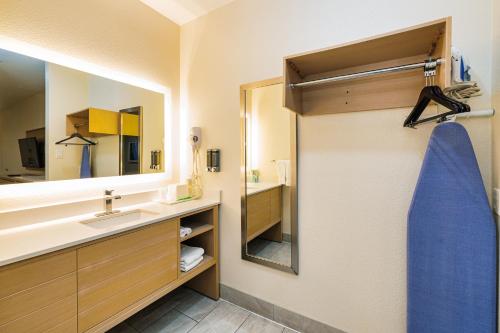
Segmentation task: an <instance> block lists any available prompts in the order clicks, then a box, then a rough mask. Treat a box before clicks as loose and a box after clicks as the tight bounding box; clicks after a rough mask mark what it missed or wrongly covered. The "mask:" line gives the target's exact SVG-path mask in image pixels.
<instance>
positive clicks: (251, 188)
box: [247, 183, 282, 195]
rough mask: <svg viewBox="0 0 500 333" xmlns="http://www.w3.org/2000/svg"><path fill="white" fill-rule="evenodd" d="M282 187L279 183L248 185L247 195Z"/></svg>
mask: <svg viewBox="0 0 500 333" xmlns="http://www.w3.org/2000/svg"><path fill="white" fill-rule="evenodd" d="M280 186H282V185H281V184H278V183H247V195H253V194H257V193H260V192H264V191H267V190H270V189H273V188H275V187H280Z"/></svg>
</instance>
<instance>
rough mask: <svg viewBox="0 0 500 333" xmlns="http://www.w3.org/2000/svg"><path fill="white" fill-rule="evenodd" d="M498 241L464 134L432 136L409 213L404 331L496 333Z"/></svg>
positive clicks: (451, 128)
mask: <svg viewBox="0 0 500 333" xmlns="http://www.w3.org/2000/svg"><path fill="white" fill-rule="evenodd" d="M496 276H497V240H496V224H495V222H494V220H493V215H492V211H491V209H490V206H489V203H488V198H487V195H486V192H485V189H484V184H483V180H482V178H481V174H480V171H479V167H478V164H477V161H476V157H475V155H474V150H473V148H472V144H471V141H470V139H469V136H468V134H467V131H466V130H465V128H464V127H463V126H462V125H460V124H457V123H443V124H440V125H438V126H437V127H436V128H435V129H434V131H433V132H432V135H431V138H430V141H429V146H428V147H427V152H426V154H425V158H424V162H423V165H422V170H421V171H420V177H419V179H418V182H417V186H416V189H415V193H414V196H413V201H412V203H411V206H410V210H409V213H408V309H407V311H408V322H407V327H408V333H461V332H464V333H465V332H467V333H468V332H470V333H483V332H484V333H493V332H496V321H497V312H496V296H497V277H496Z"/></svg>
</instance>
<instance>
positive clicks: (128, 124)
mask: <svg viewBox="0 0 500 333" xmlns="http://www.w3.org/2000/svg"><path fill="white" fill-rule="evenodd" d="M120 116H121V135H128V136H139V115H137V114H131V113H120Z"/></svg>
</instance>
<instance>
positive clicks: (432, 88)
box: [403, 59, 470, 128]
mask: <svg viewBox="0 0 500 333" xmlns="http://www.w3.org/2000/svg"><path fill="white" fill-rule="evenodd" d="M425 63H426V64H425V67H424V76H425V85H426V86H425V87H424V88H423V89H422V91H421V92H420V95H419V97H418V101H417V104H416V105H415V107H414V108H413V110H412V111H411V113H410V114H409V115H408V117H407V118H406V120H405V121H404V124H403V126H404V127H411V128H415V126H416V125H418V124H422V123H425V122H428V121H431V120H436V119H437V120H438V122H442V121H446V120H447V119H448V117H449V116H452V115H456V114H459V113H464V112H470V106H469V105H467V104H465V103H461V102H459V101H456V100H454V99H452V98H450V97H448V96H446V95H445V94H444V93H443V91H442V90H441V88H440V87H439V86H436V85H435V84H434V78H435V77H436V67H437V62H436V61H435V60H433V59H429V60H427V61H426V62H425ZM429 83H431V85H429ZM431 101H434V102H436V103H437V104H440V105H442V106H444V107H446V108H447V109H449V110H450V111H448V112H445V113H442V114H438V115H435V116H432V117H428V118H424V119H419V118H420V116H421V115H422V113H423V112H424V110H425V108H426V107H427V106H428V105H429V103H430V102H431Z"/></svg>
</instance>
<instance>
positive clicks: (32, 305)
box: [0, 272, 76, 325]
mask: <svg viewBox="0 0 500 333" xmlns="http://www.w3.org/2000/svg"><path fill="white" fill-rule="evenodd" d="M73 294H76V273H74V272H73V273H70V274H68V275H65V276H62V277H60V278H57V279H54V280H52V281H49V282H46V283H44V284H41V285H38V286H36V287H33V288H30V289H27V290H24V291H21V292H19V293H16V294H13V295H10V296H7V297H5V298H2V299H0V325H3V324H6V323H8V322H10V321H13V320H15V319H18V318H20V317H23V316H25V315H28V314H29V313H31V312H34V311H37V310H39V309H41V308H43V307H45V306H48V305H50V304H52V303H54V302H57V301H58V300H61V299H63V298H66V297H69V296H71V295H73Z"/></svg>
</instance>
